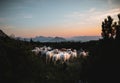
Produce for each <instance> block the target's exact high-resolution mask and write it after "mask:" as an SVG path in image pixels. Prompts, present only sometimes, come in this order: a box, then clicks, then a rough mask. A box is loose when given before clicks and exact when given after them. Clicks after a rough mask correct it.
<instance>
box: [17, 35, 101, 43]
mask: <svg viewBox="0 0 120 83" xmlns="http://www.w3.org/2000/svg"><path fill="white" fill-rule="evenodd" d="M18 38H19V39H20V40H24V41H30V40H31V39H32V40H33V41H35V42H37V41H39V42H67V41H74V42H78V41H81V42H86V41H90V40H99V39H100V36H75V37H71V38H63V37H44V36H37V37H34V38H21V37H18Z"/></svg>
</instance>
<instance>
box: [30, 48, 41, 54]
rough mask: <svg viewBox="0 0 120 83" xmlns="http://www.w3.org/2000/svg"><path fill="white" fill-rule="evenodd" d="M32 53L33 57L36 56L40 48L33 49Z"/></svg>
mask: <svg viewBox="0 0 120 83" xmlns="http://www.w3.org/2000/svg"><path fill="white" fill-rule="evenodd" d="M32 52H34V53H35V55H38V54H39V52H40V48H39V47H35V49H33V50H32Z"/></svg>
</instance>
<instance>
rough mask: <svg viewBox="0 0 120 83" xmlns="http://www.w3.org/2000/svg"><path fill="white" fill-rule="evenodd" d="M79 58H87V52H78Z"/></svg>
mask: <svg viewBox="0 0 120 83" xmlns="http://www.w3.org/2000/svg"><path fill="white" fill-rule="evenodd" d="M80 56H81V57H82V58H85V57H87V56H88V52H85V51H82V52H80Z"/></svg>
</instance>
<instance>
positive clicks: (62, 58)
mask: <svg viewBox="0 0 120 83" xmlns="http://www.w3.org/2000/svg"><path fill="white" fill-rule="evenodd" d="M70 56H71V55H70V54H69V53H67V52H61V53H60V61H61V62H62V63H64V62H66V61H69V59H70Z"/></svg>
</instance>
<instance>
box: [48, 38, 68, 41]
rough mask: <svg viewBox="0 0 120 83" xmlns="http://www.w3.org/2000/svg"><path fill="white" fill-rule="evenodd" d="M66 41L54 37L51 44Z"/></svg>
mask: <svg viewBox="0 0 120 83" xmlns="http://www.w3.org/2000/svg"><path fill="white" fill-rule="evenodd" d="M64 41H66V39H65V38H62V37H54V38H53V39H51V40H50V41H49V42H64Z"/></svg>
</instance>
